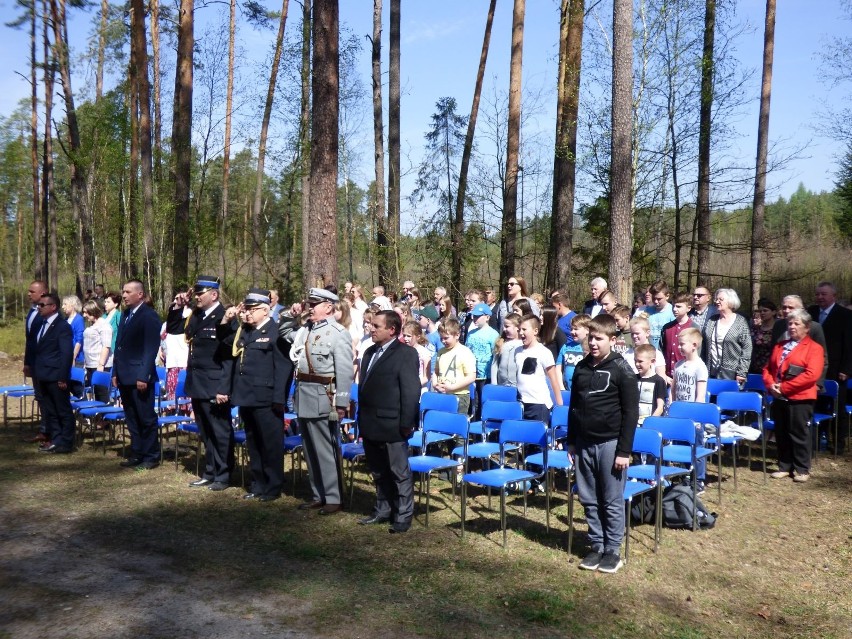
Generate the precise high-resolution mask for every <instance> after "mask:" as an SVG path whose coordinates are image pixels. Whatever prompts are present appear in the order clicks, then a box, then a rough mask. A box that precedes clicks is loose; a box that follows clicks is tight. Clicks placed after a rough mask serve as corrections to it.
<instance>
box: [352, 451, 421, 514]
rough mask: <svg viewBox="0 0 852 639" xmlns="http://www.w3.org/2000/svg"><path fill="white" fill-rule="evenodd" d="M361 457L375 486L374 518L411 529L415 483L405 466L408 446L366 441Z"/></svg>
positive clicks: (409, 470) (409, 468)
mask: <svg viewBox="0 0 852 639" xmlns="http://www.w3.org/2000/svg"><path fill="white" fill-rule="evenodd" d="M364 454H365V455H366V457H367V467H368V468H369V469H370V474H371V475H372V476H373V481H374V482H375V484H376V506H375V508H374V510H373V514H374V515H375V516H377V517H387V518H388V519H390V520H391V522H392V523H395V524H402V525H403V526H410V525H411V520H412V518H413V517H414V482H413V481H412V479H411V467H410V466H409V465H408V442H407V441H402V442H378V441H375V440H372V439H367V438H366V437H365V438H364Z"/></svg>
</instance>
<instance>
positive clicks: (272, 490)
mask: <svg viewBox="0 0 852 639" xmlns="http://www.w3.org/2000/svg"><path fill="white" fill-rule="evenodd" d="M271 307H272V304H271V301H270V298H269V291H268V290H265V289H260V288H251V289H249V292H248V294H247V295H246V297H245V300H244V301H243V303H242V305H241V307H240V314H241V316H242V322H243V323H242V326H240V328H239V330H238V331H237V332H236V334H235V335H234V336H233V339H232V340H230V341H231V343H232V350H231V354H232V357H233V358H234V360H233V365H232V375H231V393H230V399H231V401H232V402H233V403H234V404H236V405H237V406H239V407H240V418H241V419H242V421H243V424H244V425H245V433H246V448H248V451H249V467H250V469H251V487H250V488H249V492H248V493H246V494H245V495H243V499H252V500H255V501H260V502H267V501H274V500H276V499H278V498H279V497H280V496H281V488H282V486H283V485H284V422H283V421H282V420H283V417H284V402H285V401H286V390H287V389H286V386H285V385H286V383H287V379H288V378H289V377H290V373H291V372H292V370H293V362H291V361H290V359H289V358H288V357H287V355H286V353H285V350H284V347H283V342H284V340H283V338H279V337H278V326H277V325H276V324H275V322H273V321H272V319H271V318H270V317H269V311H270V309H271Z"/></svg>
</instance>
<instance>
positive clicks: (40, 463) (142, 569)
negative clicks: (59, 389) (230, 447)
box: [0, 437, 753, 639]
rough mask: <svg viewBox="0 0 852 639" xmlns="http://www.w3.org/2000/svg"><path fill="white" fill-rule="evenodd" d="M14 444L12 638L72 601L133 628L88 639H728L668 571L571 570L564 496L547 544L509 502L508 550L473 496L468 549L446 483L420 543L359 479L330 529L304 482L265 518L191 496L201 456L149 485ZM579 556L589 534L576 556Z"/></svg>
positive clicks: (256, 509)
mask: <svg viewBox="0 0 852 639" xmlns="http://www.w3.org/2000/svg"><path fill="white" fill-rule="evenodd" d="M0 442H2V449H0V465H2V472H0V490H2V494H3V495H4V496H7V497H9V496H14V499H13V500H11V501H9V500H8V499H7V500H4V501H5V502H6V503H5V505H4V506H2V507H0V512H2V516H3V518H4V519H5V521H6V522H7V523H6V524H4V526H3V528H4V529H5V531H4V532H3V533H2V534H0V540H2V547H3V548H4V550H3V553H2V559H0V566H2V572H3V573H4V574H5V575H7V576H8V577H11V578H12V579H11V580H9V581H7V583H6V585H0V594H2V595H3V596H4V599H6V598H10V599H11V604H10V605H9V607H8V608H7V611H6V612H4V613H0V628H3V626H4V625H5V624H6V623H10V621H9V620H10V619H13V618H14V619H18V620H19V621H20V620H24V621H26V620H27V619H29V620H31V621H30V622H31V623H33V624H36V625H38V626H42V627H43V624H45V623H47V624H48V625H50V624H57V623H61V622H62V620H63V617H64V613H63V610H62V607H63V605H65V604H67V605H68V606H71V607H72V608H75V609H77V608H80V607H83V608H84V609H85V610H86V611H87V614H88V615H89V616H91V620H92V623H94V622H95V621H96V620H102V619H103V618H104V617H109V616H110V615H109V612H108V611H123V612H119V613H117V614H118V617H119V622H120V618H121V614H125V615H126V618H127V619H128V620H129V622H128V625H127V626H125V627H123V628H122V631H121V632H120V633H112V634H111V633H110V631H109V629H105V630H100V629H98V630H96V629H95V627H94V626H92V627H91V629H90V630H91V632H90V633H88V634H86V633H83V635H77V636H92V637H101V636H104V637H106V636H138V637H161V636H162V637H165V636H178V635H180V636H183V637H192V636H209V637H216V639H222V638H223V637H230V636H232V635H229V634H219V635H217V633H216V631H215V630H210V631H209V632H208V633H207V634H204V632H203V630H204V628H205V627H206V625H209V624H210V623H214V621H215V619H220V618H227V619H230V620H237V624H238V625H239V623H240V622H242V623H244V624H249V625H250V624H251V623H256V624H261V626H262V627H263V628H265V629H266V630H269V629H270V628H271V629H274V632H276V634H278V635H279V636H288V635H286V634H285V633H284V631H283V630H281V629H290V630H295V631H298V633H304V635H305V636H315V635H321V636H344V637H349V636H353V637H354V636H363V635H365V634H369V635H371V636H378V637H384V636H387V637H400V636H421V637H454V638H455V637H485V636H487V637H514V636H518V637H520V636H523V637H526V636H535V637H566V636H578V635H579V636H600V637H655V638H656V637H696V638H697V637H710V636H716V635H717V633H718V619H715V618H707V617H706V616H704V615H703V614H701V613H700V612H699V611H698V610H697V609H696V606H695V605H694V604H692V603H690V602H689V601H688V600H687V599H685V598H677V597H673V596H671V594H669V593H668V592H667V591H664V590H662V589H660V588H659V587H658V586H659V579H660V575H658V574H657V572H658V571H660V572H665V570H666V567H665V563H663V564H662V565H661V566H657V567H654V566H653V565H654V563H655V561H658V560H659V561H661V562H665V558H664V557H660V556H657V557H654V556H647V554H646V555H645V556H643V557H642V558H641V559H640V561H637V562H636V565H635V567H634V564H633V563H631V564H630V566H629V567H628V568H626V569H625V570H624V571H623V572H622V573H620V574H619V575H618V576H615V577H613V576H608V575H601V574H597V573H586V572H582V571H579V570H577V568H576V561H575V562H574V563H573V564H569V563H568V559H569V558H568V557H567V555H566V553H565V551H564V548H565V540H566V528H567V512H566V508H565V502H564V498H563V499H562V500H558V501H557V504H558V512H557V513H555V514H554V516H552V518H551V528H550V531H549V532H548V531H546V530H545V526H544V522H543V513H542V512H541V511H542V510H543V506H544V499H543V497H541V498H540V497H536V498H534V499H531V500H530V502H529V504H528V509H529V510H528V513H529V514H530V515H531V516H530V517H524V516H522V512H521V509H520V504H521V502H520V500H517V501H516V500H512V501H511V503H510V504H509V506H508V509H509V511H508V527H509V530H510V533H509V543H508V548H507V549H506V550H505V551H504V550H503V549H502V548H501V547H500V546H501V543H502V536H501V533H500V525H499V499H494V500H493V505H494V509H491V510H489V509H488V508H487V505H486V503H485V497H484V495H472V496H469V499H470V501H469V506H468V512H467V522H466V533H465V538H464V540H461V539H460V521H459V515H460V502H459V500H458V499H456V500H455V501H453V500H452V499H451V497H450V492H449V491H450V489H449V485H448V484H447V485H446V488H443V487H442V488H441V489H440V491H439V495H437V496H434V495H433V498H432V501H431V506H432V512H431V513H430V527H429V528H428V529H426V528H423V527H422V524H423V520H424V514H425V513H424V508H425V501H424V502H423V504H422V505H421V506H420V507H418V510H417V513H418V514H417V523H415V526H414V527H413V528H412V529H411V531H410V532H409V533H408V534H406V535H389V534H388V533H387V529H386V528H385V527H383V526H358V525H357V524H356V521H357V517H359V516H361V514H362V513H366V512H369V510H370V508H371V507H372V500H373V497H374V495H373V493H372V490H371V488H370V486H369V484H367V483H366V481H365V479H366V478H365V477H363V476H361V477H359V478H358V481H357V482H356V487H355V497H354V503H353V506H352V508H351V509H349V511H348V512H344V513H342V514H340V515H336V516H333V517H319V516H317V515H316V513H315V512H308V511H299V510H297V509H296V505H297V504H298V503H299V501H300V500H301V498H302V497H306V496H307V491H306V490H305V485H304V483H302V484H300V485H299V486H298V487H297V490H296V496H293V495H292V494H288V495H285V496H284V497H283V498H282V499H281V500H278V501H276V502H271V503H267V504H260V503H253V502H245V501H243V500H242V499H241V496H242V491H240V490H239V489H229V490H228V491H225V492H223V493H211V492H209V491H205V490H191V489H189V488H187V486H186V482H187V480H189V479H192V477H193V476H194V456H193V458H192V459H191V460H188V461H189V462H190V463H189V464H187V465H189V466H191V469H189V473H185V472H177V473H176V472H175V471H174V467H173V466H171V465H169V464H166V465H165V466H164V467H161V468H159V469H156V470H154V471H149V472H138V473H137V472H133V471H127V470H125V469H121V468H119V467H118V465H117V462H118V459H117V458H116V457H112V456H109V455H108V456H107V458H106V459H104V458H103V457H102V456H101V454H100V451H98V452H97V453H92V452H89V451H87V450H85V449H84V450H83V451H82V452H80V453H78V454H75V455H72V456H64V457H51V458H48V459H45V458H46V457H47V456H44V455H41V456H40V455H38V454H35V453H32V452H30V451H31V448H28V447H27V446H26V445H23V444H17V443H16V442H15V441H14V440H13V439H12V438H10V437H3V438H0ZM238 475H239V473H237V476H238ZM289 477H290V475H289V473H288V480H289ZM303 479H304V475H303ZM292 489H293V487H292V486H291V485H289V483H288V487H287V490H288V491H289V492H291V493H292ZM447 506H448V508H447ZM578 511H580V512H581V510H580V509H579V508H578V509H577V510H575V518H577V517H578ZM533 515H536V516H538V517H539V518H540V520H536V519H535V518H534V517H533ZM578 521H579V519H578ZM644 528H647V529H648V530H652V529H651V528H650V527H647V526H646V527H643V529H644ZM646 534H647V531H645V530H642V531H641V532H638V531H634V533H633V535H634V536H633V541H632V543H633V548H632V550H633V552H634V553H635V552H636V550H637V548H639V547H640V545H641V546H642V547H646V544H647V543H648V542H647V538H646ZM651 534H653V533H651ZM637 542H638V543H637ZM583 543H584V540H583V535H582V533H580V534H577V533H575V542H574V544H575V545H574V547H575V553H577V552H578V551H579V549H581V548H582V545H583ZM652 545H653V539H651V541H650V546H649V547H652ZM47 549H49V550H48V552H47V553H46V552H45V551H46V550H47ZM649 575H650V576H649ZM666 576H667V577H670V578H672V579H677V578H678V577H677V575H666ZM13 583H14V584H16V585H14V586H13V585H12V584H13ZM7 601H8V599H7ZM44 602H51V605H50V606H45V605H44ZM93 602H96V604H97V605H96V606H93V605H92V604H93ZM114 614H115V613H114ZM742 614H743V615H745V614H746V613H745V612H743V613H742ZM205 615H207V618H206V619H205V617H204V616H205ZM186 616H189V618H190V621H186V620H184V621H183V622H181V623H177V622H175V621H174V620H175V618H177V617H186ZM261 618H262V622H261V621H260V619H261ZM170 620H171V621H170ZM211 620H214V621H211ZM739 621H740V622H741V623H743V624H744V625H745V626H748V625H749V623H753V621H752V620H750V619H742V620H739ZM107 626H109V624H107ZM377 629H381V630H377ZM178 630H184V631H186V632H182V633H180V632H178ZM208 630H209V629H208ZM68 636H75V635H74V634H73V633H72V634H69V635H68ZM233 636H243V637H248V636H253V635H252V633H251V632H248V633H247V634H246V633H243V634H242V635H239V634H237V635H233ZM300 636H301V635H300Z"/></svg>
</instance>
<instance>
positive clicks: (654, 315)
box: [645, 280, 674, 366]
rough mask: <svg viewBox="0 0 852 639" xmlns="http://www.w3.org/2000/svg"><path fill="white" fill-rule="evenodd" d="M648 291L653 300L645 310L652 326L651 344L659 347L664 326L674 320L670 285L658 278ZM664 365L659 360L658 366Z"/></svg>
mask: <svg viewBox="0 0 852 639" xmlns="http://www.w3.org/2000/svg"><path fill="white" fill-rule="evenodd" d="M648 292H649V293H650V294H651V300H652V301H653V304H652V305H651V306H646V307H645V311H646V312H647V313H648V325H649V326H650V327H651V339H650V344H651V346H653V347H654V348H656V349H659V348H660V336H661V335H662V332H663V326H665V325H666V324H668V323H669V322H671V321H672V320H674V313H673V312H672V305H671V304H669V297H670V295H669V285H668V284H666V283H665V282H664V281H663V280H658V281H656V282H654V283H653V284H651V286H650V288H649V289H648ZM664 365H665V364H664V362H663V361H662V360H661V361H658V362H657V366H664Z"/></svg>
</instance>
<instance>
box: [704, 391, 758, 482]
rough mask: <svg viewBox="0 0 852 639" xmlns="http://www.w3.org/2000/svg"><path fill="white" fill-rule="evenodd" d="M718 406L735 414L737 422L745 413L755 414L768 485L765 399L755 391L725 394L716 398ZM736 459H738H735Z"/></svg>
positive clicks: (749, 449)
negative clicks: (764, 419)
mask: <svg viewBox="0 0 852 639" xmlns="http://www.w3.org/2000/svg"><path fill="white" fill-rule="evenodd" d="M716 406H718V407H719V410H721V411H723V412H728V413H733V414H734V418H735V419H736V420H737V421H742V420H740V419H739V418H740V417H741V416H742V415H743V414H744V413H754V415H755V417H756V418H757V422H755V423H756V424H757V429H758V430H759V431H760V443H761V446H762V454H763V483H764V484H765V483H766V437H765V436H764V434H763V397H762V396H761V395H760V393H757V392H755V391H742V392H733V393H731V392H727V391H726V392H723V393H719V396H718V397H716ZM735 459H736V458H735ZM748 460H749V468H750V467H751V446H749V448H748ZM736 477H737V475H736V466H734V487H736V485H737V480H736Z"/></svg>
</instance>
